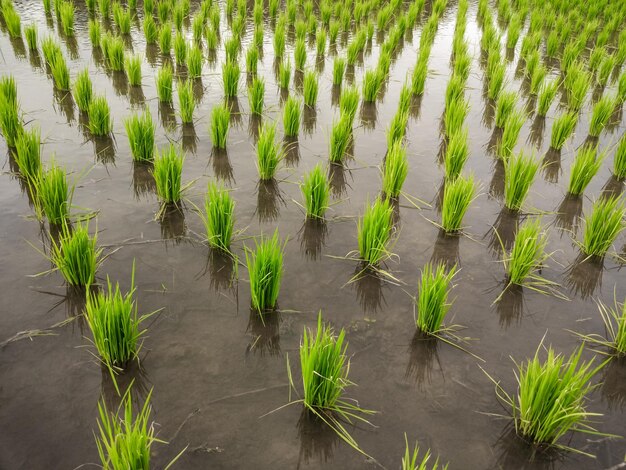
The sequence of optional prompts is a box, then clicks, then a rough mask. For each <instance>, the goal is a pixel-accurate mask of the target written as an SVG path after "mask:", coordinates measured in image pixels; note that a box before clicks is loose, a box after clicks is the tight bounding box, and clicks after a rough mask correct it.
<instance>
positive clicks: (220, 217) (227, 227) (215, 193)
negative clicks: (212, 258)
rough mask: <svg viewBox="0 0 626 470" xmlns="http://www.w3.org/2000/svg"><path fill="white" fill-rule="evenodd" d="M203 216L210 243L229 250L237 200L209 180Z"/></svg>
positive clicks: (215, 246) (220, 248) (214, 246)
mask: <svg viewBox="0 0 626 470" xmlns="http://www.w3.org/2000/svg"><path fill="white" fill-rule="evenodd" d="M204 212H205V215H204V216H203V217H202V221H203V223H204V228H205V231H206V234H207V240H208V242H209V245H210V246H211V247H213V248H216V249H218V250H223V251H228V250H229V248H230V242H231V239H232V236H233V229H234V227H235V201H234V199H233V198H232V197H231V195H230V193H229V192H228V191H227V190H226V189H224V188H223V187H222V186H219V185H217V184H216V183H214V182H209V183H208V186H207V193H206V196H205V198H204Z"/></svg>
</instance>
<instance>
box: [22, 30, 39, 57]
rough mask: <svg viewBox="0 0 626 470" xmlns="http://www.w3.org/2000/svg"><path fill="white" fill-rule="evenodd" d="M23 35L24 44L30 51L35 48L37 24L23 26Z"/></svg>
mask: <svg viewBox="0 0 626 470" xmlns="http://www.w3.org/2000/svg"><path fill="white" fill-rule="evenodd" d="M24 36H25V37H26V44H27V45H28V49H29V50H31V51H36V50H37V26H35V25H34V24H30V25H28V26H26V27H25V28H24Z"/></svg>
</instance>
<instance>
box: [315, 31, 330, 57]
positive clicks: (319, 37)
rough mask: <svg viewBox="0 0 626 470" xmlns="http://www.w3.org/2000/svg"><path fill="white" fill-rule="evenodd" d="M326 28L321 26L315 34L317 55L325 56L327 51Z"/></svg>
mask: <svg viewBox="0 0 626 470" xmlns="http://www.w3.org/2000/svg"><path fill="white" fill-rule="evenodd" d="M326 37H327V36H326V30H325V29H323V28H320V29H319V30H318V31H317V34H316V36H315V50H316V52H317V57H323V56H324V52H325V51H326Z"/></svg>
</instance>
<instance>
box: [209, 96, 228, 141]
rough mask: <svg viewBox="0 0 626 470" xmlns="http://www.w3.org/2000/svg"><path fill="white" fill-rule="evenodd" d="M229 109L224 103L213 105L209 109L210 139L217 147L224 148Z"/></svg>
mask: <svg viewBox="0 0 626 470" xmlns="http://www.w3.org/2000/svg"><path fill="white" fill-rule="evenodd" d="M229 122H230V109H228V106H226V105H224V104H223V105H219V106H215V107H214V108H213V110H212V111H211V141H212V142H213V146H214V147H215V148H218V149H225V148H226V140H227V138H228V125H229Z"/></svg>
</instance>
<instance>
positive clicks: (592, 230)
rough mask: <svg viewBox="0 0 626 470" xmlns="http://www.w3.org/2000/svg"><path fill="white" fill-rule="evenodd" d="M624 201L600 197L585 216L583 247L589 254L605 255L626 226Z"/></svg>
mask: <svg viewBox="0 0 626 470" xmlns="http://www.w3.org/2000/svg"><path fill="white" fill-rule="evenodd" d="M625 216H626V208H625V207H624V202H623V201H620V200H619V198H617V197H609V198H601V199H598V200H597V201H596V202H595V203H594V205H593V208H592V210H591V214H589V215H587V216H586V217H585V229H584V233H583V240H582V243H581V249H582V250H583V252H584V253H585V254H587V255H590V256H591V255H593V256H604V254H605V253H606V252H607V251H608V250H609V248H611V245H612V244H613V242H614V241H615V239H616V238H617V236H618V235H619V234H620V233H621V231H622V230H624V228H625V222H624V217H625Z"/></svg>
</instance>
